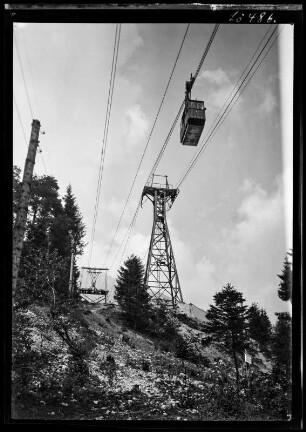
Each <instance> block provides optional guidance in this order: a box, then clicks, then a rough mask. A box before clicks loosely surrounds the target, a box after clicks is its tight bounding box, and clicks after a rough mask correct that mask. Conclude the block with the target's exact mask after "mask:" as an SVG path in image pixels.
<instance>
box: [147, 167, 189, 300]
mask: <svg viewBox="0 0 306 432" xmlns="http://www.w3.org/2000/svg"><path fill="white" fill-rule="evenodd" d="M154 177H165V178H166V184H160V183H154ZM178 193H179V190H178V189H173V188H172V187H171V185H169V184H168V179H167V176H157V175H153V177H152V181H151V183H149V184H147V185H146V186H145V187H144V189H143V193H142V199H143V197H147V198H148V199H149V200H150V201H151V202H152V204H153V227H152V234H151V241H150V248H149V253H148V258H147V265H146V272H145V280H144V283H145V285H146V286H147V287H148V288H149V292H151V295H152V298H154V299H159V298H161V297H164V296H166V297H168V298H169V297H170V299H171V302H172V306H173V307H174V306H175V305H176V303H178V302H183V296H182V291H181V286H180V282H179V277H178V273H177V268H176V264H175V259H174V254H173V248H172V244H171V239H170V234H169V228H168V224H167V217H166V212H167V211H168V210H170V208H171V206H172V204H173V202H174V200H175V198H176V197H177V195H178Z"/></svg>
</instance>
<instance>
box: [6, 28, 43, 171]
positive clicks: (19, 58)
mask: <svg viewBox="0 0 306 432" xmlns="http://www.w3.org/2000/svg"><path fill="white" fill-rule="evenodd" d="M14 43H15V47H16V52H17V57H18V62H19V66H20V70H21V74H22V79H23V84H24V88H25V91H26V95H27V101H28V106H29V110H30V113H31V117H32V119H34V115H33V110H32V105H31V101H30V97H29V92H28V87H27V83H26V80H25V76H24V70H23V66H22V62H21V56H20V51H19V48H18V43H17V38H16V36H15V34H14ZM32 82H33V81H32ZM33 89H34V85H33ZM14 103H15V107H16V110H17V114H18V118H19V121H20V124H21V127H22V131H23V136H24V138H25V142H26V143H27V140H26V137H25V133H24V128H23V125H22V121H21V117H20V113H19V110H18V107H17V103H16V100H15V97H14ZM37 107H38V105H37ZM27 147H28V144H27ZM38 147H40V146H39V145H38ZM39 154H40V157H41V160H42V164H43V167H44V170H45V173H46V175H47V170H46V165H45V162H44V159H43V157H42V154H41V153H39Z"/></svg>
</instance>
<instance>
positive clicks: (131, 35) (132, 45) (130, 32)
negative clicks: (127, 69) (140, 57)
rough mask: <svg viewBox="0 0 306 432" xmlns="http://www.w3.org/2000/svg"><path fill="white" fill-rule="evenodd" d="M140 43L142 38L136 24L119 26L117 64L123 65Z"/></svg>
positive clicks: (141, 43)
mask: <svg viewBox="0 0 306 432" xmlns="http://www.w3.org/2000/svg"><path fill="white" fill-rule="evenodd" d="M142 45H143V40H142V38H141V37H140V35H139V33H138V29H137V26H136V24H124V25H123V26H121V35H120V48H119V54H118V65H119V66H122V65H124V64H125V63H126V62H127V61H128V60H129V59H130V58H131V57H132V55H133V53H134V52H135V50H136V49H137V48H138V47H141V46H142Z"/></svg>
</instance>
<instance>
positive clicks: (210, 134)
mask: <svg viewBox="0 0 306 432" xmlns="http://www.w3.org/2000/svg"><path fill="white" fill-rule="evenodd" d="M277 28H278V26H276V27H275V29H274V30H273V31H272V33H271V35H270V36H269V38H268V40H267V41H266V42H265V44H264V46H263V47H262V48H261V49H260V52H259V54H258V55H257V57H256V58H255V60H254V61H253V63H252V64H251V62H252V59H253V58H254V57H255V54H256V53H257V51H258V50H259V47H260V46H261V45H262V44H263V42H264V40H265V38H266V36H267V34H268V32H269V31H270V28H269V30H268V32H267V33H266V34H265V36H264V38H263V39H262V41H261V43H260V45H259V47H258V48H257V50H256V52H255V53H254V54H253V56H252V59H251V60H250V62H249V63H248V65H247V67H246V68H245V69H244V71H243V73H242V75H241V76H240V78H239V80H238V81H237V83H236V84H235V86H234V88H233V90H232V92H231V94H230V95H229V97H230V96H231V95H232V94H233V92H234V90H235V88H237V89H236V91H235V93H234V95H233V96H232V97H231V99H230V102H229V103H228V104H227V105H226V107H225V108H224V109H223V107H224V105H225V104H224V105H223V107H222V109H221V111H220V113H219V114H218V116H217V118H216V119H215V122H214V123H213V125H212V127H211V128H210V130H209V132H208V134H207V135H208V136H207V138H204V139H203V140H202V147H201V148H200V149H199V151H198V152H197V153H196V155H195V156H194V157H193V158H192V160H191V161H190V162H189V164H188V165H187V167H186V168H185V170H184V172H183V174H182V175H181V177H180V179H179V181H178V183H177V187H178V188H179V187H180V186H181V185H182V183H183V182H184V180H185V179H186V177H187V176H188V174H189V173H190V171H191V169H192V168H193V167H194V165H195V164H196V162H197V161H198V159H199V158H200V156H201V155H202V153H203V152H204V150H205V148H206V147H207V145H208V143H209V142H210V140H211V139H212V137H213V136H214V135H215V133H216V132H217V131H218V130H219V128H220V127H221V125H222V123H223V122H224V120H225V119H226V117H227V116H228V114H229V113H230V111H231V110H232V109H233V107H234V105H235V104H236V102H237V100H238V99H239V97H240V96H241V94H242V92H243V91H244V90H245V88H246V87H247V86H248V84H249V82H250V81H251V79H252V77H253V76H254V74H255V73H256V71H257V69H258V68H259V66H260V65H261V63H262V62H263V60H264V59H265V57H266V56H267V54H268V53H269V51H270V50H271V48H272V46H273V45H274V43H275V42H276V40H277V38H278V36H279V35H277V36H276V38H275V39H274V41H273V42H272V43H271V45H270V47H269V48H268V50H267V51H266V53H265V54H264V56H263V57H262V59H261V60H260V61H259V59H260V57H261V55H262V54H263V52H264V51H265V49H266V47H267V45H268V44H269V42H270V41H271V39H272V37H273V36H274V34H275V32H276V31H277ZM258 61H259V63H258V65H257V67H256V69H255V70H254V71H253V73H252V74H251V72H252V70H253V69H254V67H255V66H256V63H257V62H258ZM250 64H251V66H250V68H249V70H248V72H247V73H246V75H245V76H244V74H245V72H246V70H247V68H248V67H249V65H250ZM250 74H251V75H250ZM249 75H250V76H249ZM248 78H249V79H248ZM247 79H248V81H246V80H247ZM239 83H240V84H239ZM229 97H228V98H227V100H228V99H229ZM235 98H236V99H235ZM222 110H223V111H222Z"/></svg>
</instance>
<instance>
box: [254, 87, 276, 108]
mask: <svg viewBox="0 0 306 432" xmlns="http://www.w3.org/2000/svg"><path fill="white" fill-rule="evenodd" d="M276 106H277V102H276V97H275V95H274V94H273V93H272V91H271V90H270V89H269V88H267V89H266V90H265V93H264V98H263V102H262V103H261V104H260V105H259V107H258V112H259V113H260V114H262V115H266V114H270V113H271V112H272V111H273V109H274V108H275V107H276Z"/></svg>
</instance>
